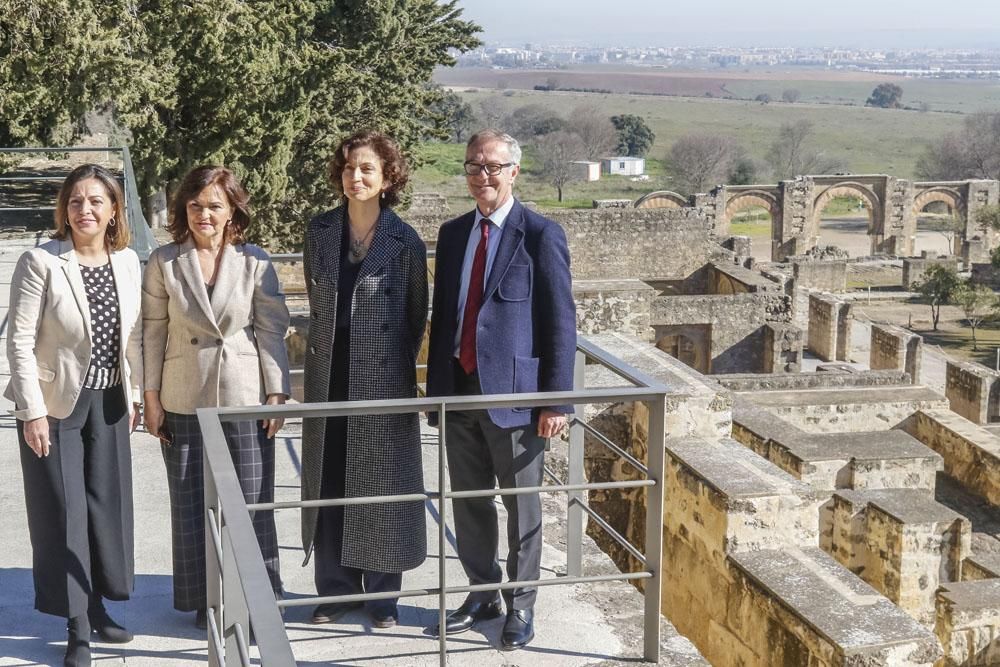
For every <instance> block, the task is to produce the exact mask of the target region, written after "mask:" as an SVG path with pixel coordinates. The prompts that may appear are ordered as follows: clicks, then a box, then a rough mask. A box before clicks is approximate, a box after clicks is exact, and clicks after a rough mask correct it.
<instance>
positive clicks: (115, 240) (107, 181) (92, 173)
mask: <svg viewBox="0 0 1000 667" xmlns="http://www.w3.org/2000/svg"><path fill="white" fill-rule="evenodd" d="M90 178H93V179H94V180H97V181H100V182H101V185H103V186H104V189H105V190H107V193H108V196H109V197H111V206H112V208H113V209H114V211H113V213H112V216H111V219H112V220H114V222H115V224H113V225H112V224H110V221H109V223H108V227H107V229H106V230H105V231H104V243H105V245H106V246H107V247H108V249H109V250H112V251H116V250H122V249H124V248H127V247H128V244H129V243H130V242H131V241H132V233H131V230H129V226H128V218H127V217H126V215H125V193H124V192H123V191H122V186H121V185H120V184H119V183H118V179H117V178H115V176H114V174H112V173H111V172H110V171H108V170H107V169H105V168H104V167H102V166H100V165H97V164H82V165H80V166H79V167H77V168H76V169H74V170H73V171H71V172H69V176H67V177H66V180H64V181H63V182H62V186H60V188H59V194H58V195H57V196H56V213H55V222H56V229H55V231H54V232H52V238H54V239H59V240H66V239H70V240H72V238H73V232H72V230H71V229H70V226H69V215H68V214H67V212H66V209H67V208H68V207H69V196H70V194H71V193H72V192H73V187H74V186H75V185H76V184H77V183H79V182H80V181H86V180H87V179H90Z"/></svg>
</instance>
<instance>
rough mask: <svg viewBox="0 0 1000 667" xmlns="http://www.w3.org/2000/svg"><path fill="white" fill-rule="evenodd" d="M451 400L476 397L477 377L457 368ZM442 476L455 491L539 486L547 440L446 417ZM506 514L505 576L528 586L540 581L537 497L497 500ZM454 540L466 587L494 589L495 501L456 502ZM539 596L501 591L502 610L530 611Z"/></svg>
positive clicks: (474, 413) (468, 416)
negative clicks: (491, 586) (456, 396)
mask: <svg viewBox="0 0 1000 667" xmlns="http://www.w3.org/2000/svg"><path fill="white" fill-rule="evenodd" d="M455 369H456V370H455V393H456V394H460V395H475V394H479V393H480V389H479V378H478V376H476V375H475V374H472V375H465V373H464V372H463V371H462V370H461V368H460V367H459V366H458V364H457V363H456V364H455ZM445 436H446V441H447V452H446V453H447V456H448V475H449V478H450V479H451V488H452V490H453V491H471V490H480V489H492V488H495V486H496V485H497V484H499V486H500V488H501V489H511V488H521V487H527V486H541V484H542V466H543V463H544V455H545V439H544V438H541V437H539V436H538V431H537V426H536V425H535V424H534V423H532V424H529V425H528V426H525V427H521V428H500V427H499V426H497V425H496V424H494V423H493V421H492V420H491V419H490V416H489V413H487V412H486V411H485V410H470V411H465V412H449V413H448V415H447V421H446V422H445ZM502 498H503V504H504V507H505V508H506V509H507V547H508V554H507V577H508V579H509V580H510V581H533V580H536V579H538V578H539V576H540V574H541V560H542V502H541V498H539V496H538V494H537V493H526V494H521V495H513V496H502ZM452 507H453V510H452V511H453V512H454V514H455V538H456V541H457V543H458V559H459V560H460V561H461V563H462V567H463V568H464V569H465V573H466V574H467V575H468V577H469V583H470V584H473V585H475V584H489V583H500V581H501V580H502V572H501V569H500V563H499V561H498V559H497V547H498V544H499V531H498V527H497V509H496V504H495V503H494V498H491V497H486V498H464V499H463V498H456V499H454V500H453V501H452ZM537 593H538V591H537V589H536V588H534V587H527V588H525V587H521V588H515V589H513V590H505V591H503V593H502V594H503V598H504V602H505V603H506V605H507V609H508V610H511V609H531V608H532V607H533V606H534V604H535V598H536V597H537ZM495 596H496V593H495V592H493V591H484V592H479V593H470V594H469V599H470V600H476V601H481V602H486V601H489V600H492V599H493V598H494V597H495Z"/></svg>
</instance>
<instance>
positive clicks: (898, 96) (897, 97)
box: [865, 83, 903, 109]
mask: <svg viewBox="0 0 1000 667" xmlns="http://www.w3.org/2000/svg"><path fill="white" fill-rule="evenodd" d="M902 99H903V89H902V87H901V86H897V85H896V84H894V83H880V84H878V85H877V86H875V90H873V91H872V94H871V95H870V96H869V97H868V99H867V100H865V106H868V107H880V108H882V109H898V108H899V107H901V106H903V105H902Z"/></svg>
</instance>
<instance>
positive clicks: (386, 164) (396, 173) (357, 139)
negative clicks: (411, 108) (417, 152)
mask: <svg viewBox="0 0 1000 667" xmlns="http://www.w3.org/2000/svg"><path fill="white" fill-rule="evenodd" d="M365 146H367V147H369V148H371V149H372V150H373V151H375V154H376V155H378V156H379V158H380V159H381V160H382V178H383V179H384V181H385V186H386V188H385V190H384V191H383V192H384V194H385V197H383V198H380V199H379V202H380V204H381V205H382V206H395V205H396V204H398V203H399V198H400V197H399V195H400V193H401V192H402V191H403V188H405V187H406V182H407V181H408V180H410V165H409V164H407V162H406V158H405V157H403V152H402V151H401V150H400V149H399V144H397V143H396V142H395V140H393V139H392V138H391V137H390V136H389V135H387V134H383V133H382V132H376V131H374V130H362V131H360V132H355V133H354V134H352V135H351V136H349V137H347V138H346V139H344V140H343V141H341V142H340V145H339V146H337V150H335V151H334V152H333V159H332V160H330V169H329V177H330V185H331V186H333V190H334V192H336V193H337V195H338V196H340V197H343V196H344V181H343V175H344V166H345V165H346V164H347V158H348V157H349V156H350V154H351V151H352V150H354V149H355V148H362V147H365Z"/></svg>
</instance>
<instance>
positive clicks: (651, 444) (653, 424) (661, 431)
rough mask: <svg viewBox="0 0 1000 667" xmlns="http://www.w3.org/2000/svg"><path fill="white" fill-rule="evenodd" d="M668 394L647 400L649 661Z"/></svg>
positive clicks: (655, 651) (656, 636) (655, 652)
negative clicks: (652, 483) (653, 483)
mask: <svg viewBox="0 0 1000 667" xmlns="http://www.w3.org/2000/svg"><path fill="white" fill-rule="evenodd" d="M666 403H667V401H666V395H665V394H661V395H660V396H659V397H658V398H657V399H656V400H652V401H647V402H646V408H647V411H648V412H649V428H648V430H647V431H646V433H647V434H648V435H647V438H648V442H647V443H646V452H647V461H646V466H647V469H648V470H647V475H648V478H649V479H651V480H653V481H655V482H656V484H655V486H651V487H649V488H648V489H646V570H647V571H648V572H649V573H650V574H651V575H652V576H651V577H650V578H649V579H647V580H646V581H645V582H643V584H644V587H643V591H644V597H645V611H644V615H643V624H642V625H643V653H642V654H643V658H645V659H646V661H647V662H653V663H655V662H659V660H660V604H661V598H662V591H661V590H660V581H661V571H660V568H661V565H660V561H661V558H662V555H663V501H664V497H665V494H664V489H663V477H664V475H663V449H664V437H665V436H666V425H665V420H666V415H665V414H664V413H665V412H666Z"/></svg>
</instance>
